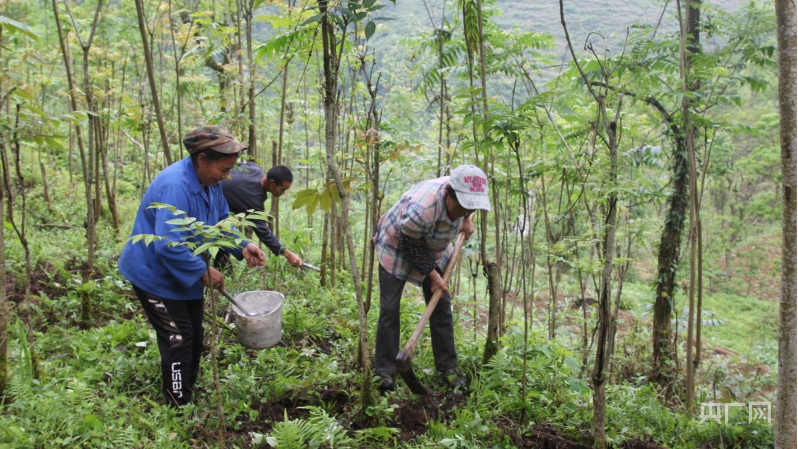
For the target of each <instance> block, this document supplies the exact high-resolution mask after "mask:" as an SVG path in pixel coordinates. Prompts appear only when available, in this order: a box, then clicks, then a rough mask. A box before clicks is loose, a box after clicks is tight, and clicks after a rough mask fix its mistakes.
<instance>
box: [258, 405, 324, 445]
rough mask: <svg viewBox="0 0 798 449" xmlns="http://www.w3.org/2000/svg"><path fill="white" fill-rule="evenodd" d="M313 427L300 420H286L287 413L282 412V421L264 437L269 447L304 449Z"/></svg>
mask: <svg viewBox="0 0 798 449" xmlns="http://www.w3.org/2000/svg"><path fill="white" fill-rule="evenodd" d="M312 431H313V427H312V426H311V424H310V423H309V422H308V421H305V420H302V419H294V420H289V419H288V412H287V411H283V421H282V422H278V423H276V424H275V425H274V430H272V432H271V433H270V434H269V436H268V437H266V442H267V443H269V446H271V447H279V448H281V449H304V448H306V447H308V446H307V445H306V444H305V442H306V441H308V440H309V439H310V436H311V433H312Z"/></svg>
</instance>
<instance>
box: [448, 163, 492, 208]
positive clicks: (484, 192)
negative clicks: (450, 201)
mask: <svg viewBox="0 0 798 449" xmlns="http://www.w3.org/2000/svg"><path fill="white" fill-rule="evenodd" d="M449 185H450V186H452V189H453V190H454V191H455V192H456V194H457V202H458V203H460V205H461V206H463V207H464V208H466V209H471V210H474V209H482V210H487V211H490V201H489V198H488V177H487V176H485V172H483V171H482V170H480V169H479V168H478V167H476V166H473V165H461V166H459V167H457V168H455V169H454V170H452V174H451V175H450V176H449Z"/></svg>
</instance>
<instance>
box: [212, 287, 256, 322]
mask: <svg viewBox="0 0 798 449" xmlns="http://www.w3.org/2000/svg"><path fill="white" fill-rule="evenodd" d="M220 291H221V292H222V294H223V295H224V297H225V298H227V299H228V300H229V301H230V302H231V303H233V305H234V306H236V307H238V310H240V311H242V312H244V315H246V316H261V315H263V313H256V312H249V311H248V310H247V309H245V308H244V307H241V304H239V303H238V301H236V300H235V298H233V295H231V294H230V293H228V292H227V290H225V289H221V290H220Z"/></svg>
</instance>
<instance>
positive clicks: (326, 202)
mask: <svg viewBox="0 0 798 449" xmlns="http://www.w3.org/2000/svg"><path fill="white" fill-rule="evenodd" d="M332 202H333V198H332V192H331V191H330V190H329V189H327V190H325V191H323V192H321V195H320V198H319V203H320V205H321V209H322V210H323V211H324V212H329V211H330V207H331V206H332Z"/></svg>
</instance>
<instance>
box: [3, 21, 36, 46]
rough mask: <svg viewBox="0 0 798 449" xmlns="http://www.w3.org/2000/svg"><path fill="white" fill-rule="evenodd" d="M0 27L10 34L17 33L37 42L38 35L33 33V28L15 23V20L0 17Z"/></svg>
mask: <svg viewBox="0 0 798 449" xmlns="http://www.w3.org/2000/svg"><path fill="white" fill-rule="evenodd" d="M0 25H2V27H3V28H4V29H6V30H8V32H9V33H11V34H16V33H19V34H23V35H25V36H28V37H29V38H31V39H33V40H35V41H38V40H39V35H38V34H36V32H35V31H33V28H31V27H29V26H27V25H25V24H24V23H22V22H17V21H16V20H14V19H9V18H8V17H6V16H0Z"/></svg>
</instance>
